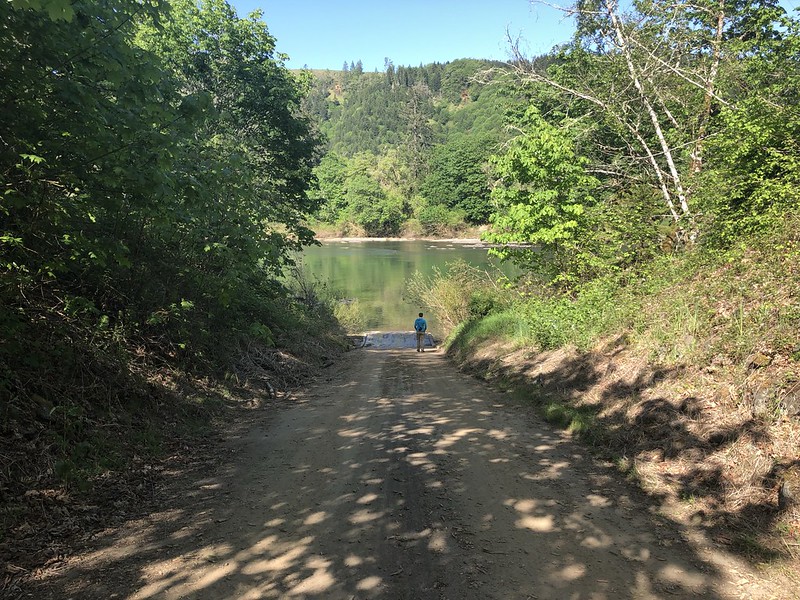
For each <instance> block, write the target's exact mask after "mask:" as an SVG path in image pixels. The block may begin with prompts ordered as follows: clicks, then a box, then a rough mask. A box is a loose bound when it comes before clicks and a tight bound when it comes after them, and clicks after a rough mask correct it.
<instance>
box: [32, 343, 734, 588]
mask: <svg viewBox="0 0 800 600" xmlns="http://www.w3.org/2000/svg"><path fill="white" fill-rule="evenodd" d="M362 354H363V357H362V359H361V361H359V362H357V363H354V364H355V365H356V368H354V369H352V370H350V371H349V372H346V373H345V375H344V376H342V377H340V378H339V379H338V380H336V381H334V382H331V383H330V384H329V385H327V386H324V387H320V388H317V389H316V390H315V391H313V392H312V394H310V395H308V396H307V397H306V398H305V399H304V400H303V401H302V402H299V403H296V404H294V405H293V406H291V407H287V408H286V410H283V411H281V413H280V414H278V415H277V416H273V417H271V418H269V419H265V421H263V422H262V423H261V424H256V425H255V426H247V427H242V428H241V429H240V430H239V431H238V433H237V434H236V435H234V436H232V438H231V439H230V440H229V441H228V442H227V443H226V444H224V445H221V446H219V447H217V448H216V449H215V456H214V457H213V458H215V459H216V460H209V461H208V464H207V466H205V467H202V466H201V467H199V468H197V469H195V470H194V471H193V472H191V473H185V474H180V473H176V474H175V478H174V481H171V482H168V483H167V485H166V492H167V493H165V495H164V504H163V506H162V510H161V511H159V512H158V513H157V514H154V515H152V516H151V517H149V518H147V519H145V520H143V521H141V522H135V523H130V524H129V525H128V526H127V527H125V528H122V529H121V530H120V531H118V532H109V533H108V534H107V535H105V536H103V537H101V538H99V539H98V540H97V541H96V544H95V545H94V548H93V550H92V551H91V552H88V553H87V554H86V555H84V556H83V557H81V558H80V559H79V560H76V561H73V562H72V563H71V564H70V566H69V568H68V569H67V570H66V571H65V572H64V573H63V574H60V575H59V576H56V577H52V578H50V579H48V580H45V581H44V582H42V585H41V586H40V587H38V589H37V590H36V593H37V594H38V597H40V598H43V599H46V598H64V597H80V598H86V599H93V598H98V599H99V598H103V599H105V598H110V597H121V598H131V599H134V598H135V599H154V598H159V599H161V598H163V599H171V598H186V599H201V598H208V599H212V598H213V599H216V600H228V599H229V600H234V599H237V600H238V599H246V598H265V599H266V598H326V599H328V598H332V599H339V598H343V599H344V598H346V599H354V598H355V599H358V598H387V599H401V598H408V599H411V598H413V599H423V600H424V599H441V598H459V599H462V598H465V599H469V598H475V599H478V598H480V599H490V598H498V599H500V598H503V599H505V598H528V597H539V598H571V599H572V598H574V599H577V600H581V599H584V598H585V599H589V598H622V599H624V598H662V597H665V598H666V597H670V598H671V597H697V596H702V597H704V598H710V599H722V598H726V597H728V595H727V594H725V593H722V592H721V591H720V590H721V589H722V588H723V587H724V585H725V580H726V573H724V572H723V571H721V570H720V566H719V565H718V564H716V563H714V562H712V561H710V560H709V559H708V557H706V556H704V555H702V554H701V553H700V551H699V550H698V549H697V548H695V547H693V546H692V545H691V544H689V543H687V542H686V541H685V539H684V538H685V537H686V535H685V534H686V532H685V531H684V530H683V529H682V528H680V527H677V526H675V525H674V524H673V523H670V522H667V521H666V520H664V519H663V518H660V517H658V516H657V515H655V514H651V513H650V512H648V510H647V505H646V504H642V502H641V500H640V499H639V498H637V496H636V493H635V490H633V489H631V488H630V486H627V485H626V484H624V482H621V481H620V480H619V478H618V477H617V475H616V474H615V472H614V470H613V469H611V468H609V467H604V466H602V465H599V464H597V463H596V462H595V461H594V459H592V458H591V456H589V455H588V454H587V453H585V452H584V450H583V449H582V448H580V447H578V446H576V445H574V444H573V443H572V442H571V440H569V438H568V437H566V436H563V435H561V434H559V433H557V432H554V431H553V430H551V429H550V428H548V427H546V426H543V424H542V423H541V421H538V420H537V419H536V418H535V417H532V416H531V415H529V414H527V413H526V412H524V411H520V410H519V409H518V407H514V406H509V405H508V403H507V402H506V400H505V399H503V398H502V397H501V396H500V395H499V394H497V393H496V392H494V391H492V390H491V389H489V388H488V387H487V386H485V385H484V384H482V383H480V382H477V381H475V380H473V379H471V378H468V377H466V376H464V375H461V374H459V373H456V372H454V371H452V370H451V369H449V368H448V366H447V363H446V361H445V358H444V357H443V356H442V355H418V354H417V353H414V352H397V351H392V352H384V353H383V355H380V352H379V351H362ZM379 355H380V356H379ZM265 416H266V415H265ZM209 458H211V457H209Z"/></svg>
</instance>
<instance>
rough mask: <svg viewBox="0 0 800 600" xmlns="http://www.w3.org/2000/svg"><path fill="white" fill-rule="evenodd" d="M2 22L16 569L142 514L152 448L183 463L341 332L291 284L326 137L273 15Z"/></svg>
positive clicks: (118, 11) (0, 354)
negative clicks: (242, 403) (243, 406)
mask: <svg viewBox="0 0 800 600" xmlns="http://www.w3.org/2000/svg"><path fill="white" fill-rule="evenodd" d="M0 16H2V23H3V25H2V27H0V39H1V40H2V43H0V77H1V78H2V80H3V86H2V90H0V95H1V96H2V100H1V101H0V104H2V106H3V110H2V111H0V132H2V133H0V173H1V175H0V178H1V179H0V181H2V201H0V254H1V255H2V261H0V269H2V277H0V415H2V420H1V422H2V425H1V427H2V435H0V440H2V441H0V461H1V462H0V465H2V466H1V468H0V501H2V502H1V505H2V508H1V509H0V538H2V541H0V548H1V549H2V558H3V561H4V564H6V565H8V569H7V570H6V571H5V575H6V577H11V578H12V579H13V576H14V575H18V574H23V573H27V572H29V570H30V569H32V568H34V567H37V566H40V565H42V564H44V563H45V562H47V561H50V562H53V561H56V562H57V561H58V560H61V558H63V554H64V552H65V551H66V547H67V546H68V542H67V540H68V539H71V540H72V541H74V538H75V535H78V536H79V537H80V536H82V535H85V536H88V535H90V534H91V531H92V528H93V527H96V526H98V524H100V525H101V526H102V525H103V524H104V523H106V522H107V517H109V516H110V515H116V517H117V518H124V517H125V516H126V515H127V514H128V513H127V511H132V512H134V513H135V512H136V511H137V510H141V509H142V506H145V505H146V503H147V499H148V498H149V494H150V492H151V491H152V489H153V483H154V481H155V480H156V479H158V477H159V474H158V473H160V470H159V469H157V468H156V466H157V464H158V462H157V461H158V460H159V459H161V458H163V457H164V456H170V455H171V456H173V457H175V459H176V460H181V457H183V458H184V459H188V457H190V456H191V447H192V446H193V445H195V444H203V443H204V442H203V439H202V438H203V436H204V435H206V434H207V433H208V432H209V431H210V430H209V424H210V422H211V420H212V419H213V418H214V417H215V416H216V415H219V414H220V411H221V409H222V408H224V407H225V406H229V405H233V404H237V403H238V402H237V399H242V398H248V397H252V389H250V387H251V386H252V385H255V384H258V383H261V384H263V385H264V390H265V391H266V392H269V394H268V395H270V394H271V395H274V393H281V392H282V391H284V390H285V389H287V388H291V387H292V385H297V384H298V382H299V377H300V376H301V375H302V374H303V373H310V372H312V371H313V369H314V368H315V365H319V364H323V363H326V362H327V361H328V360H329V357H330V356H333V355H335V353H336V352H338V351H340V349H341V340H342V337H341V336H340V334H339V332H338V325H337V324H336V322H335V320H334V318H333V317H332V314H331V311H330V309H329V308H327V307H326V306H324V305H320V304H318V303H315V302H307V301H306V300H307V298H306V297H304V296H302V295H299V294H298V291H297V290H295V289H292V285H291V284H287V283H286V278H285V272H286V268H287V266H288V265H290V263H291V260H290V257H291V253H292V252H294V251H295V250H296V249H297V248H300V247H302V246H303V245H304V244H308V243H309V242H310V241H311V240H312V238H313V233H312V231H311V230H309V229H308V228H307V227H306V226H305V225H304V221H305V219H306V218H307V216H308V215H309V214H310V213H311V212H312V211H313V210H315V208H316V206H317V205H316V202H315V200H313V199H311V198H310V197H309V196H308V194H307V193H306V190H307V188H308V186H309V182H310V181H311V179H312V168H313V167H314V165H315V164H316V163H317V162H318V159H319V152H320V138H319V135H318V134H317V133H316V132H315V129H314V127H313V126H312V123H311V121H310V120H309V119H308V118H306V117H303V116H302V115H301V111H300V104H301V102H302V98H303V95H304V93H305V89H306V86H307V81H306V80H305V79H303V78H302V77H298V76H296V75H294V74H292V73H291V72H289V71H288V70H287V69H286V68H285V67H284V66H283V63H282V59H281V58H280V56H279V55H278V54H277V53H276V51H275V40H274V39H273V38H272V37H271V36H270V35H269V32H268V30H267V28H266V26H265V25H264V23H263V22H262V21H260V20H259V19H258V18H256V17H252V18H238V17H237V16H236V14H235V12H234V11H233V9H232V8H231V7H230V6H229V5H228V4H227V3H225V2H223V1H221V0H214V1H209V2H204V3H202V4H201V5H198V4H197V3H195V2H193V1H191V0H186V1H180V0H178V1H174V2H171V3H169V5H167V4H166V3H155V2H138V1H134V0H130V1H129V0H112V1H108V2H77V3H75V2H69V1H67V0H63V1H61V0H51V1H48V2H27V1H13V2H10V3H9V2H4V3H3V4H2V6H0ZM265 397H266V396H265ZM187 440H192V441H191V442H189V441H187ZM8 581H11V580H10V579H9V580H7V581H6V584H7V583H8ZM4 585H5V584H4Z"/></svg>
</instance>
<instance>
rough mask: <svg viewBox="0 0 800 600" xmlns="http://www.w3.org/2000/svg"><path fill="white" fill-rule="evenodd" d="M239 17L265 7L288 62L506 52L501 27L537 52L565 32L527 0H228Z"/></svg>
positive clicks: (566, 24)
mask: <svg viewBox="0 0 800 600" xmlns="http://www.w3.org/2000/svg"><path fill="white" fill-rule="evenodd" d="M229 2H230V3H231V4H232V5H233V6H235V7H236V10H237V12H238V13H239V16H242V17H243V16H246V15H247V14H249V13H250V12H251V11H253V10H254V9H257V8H260V9H261V10H263V12H264V17H263V18H264V21H265V22H266V23H267V27H268V28H269V30H270V33H271V34H272V35H273V36H274V37H275V38H277V50H278V51H279V52H284V53H286V54H288V55H289V57H290V60H289V62H288V63H287V66H289V67H290V68H301V67H303V66H305V65H308V67H309V68H312V69H341V68H342V64H343V63H344V61H347V62H348V63H349V62H351V61H352V62H356V61H358V60H359V59H360V60H361V61H362V62H363V64H364V70H365V71H374V70H375V69H377V70H379V71H383V68H384V58H386V57H388V58H390V59H391V60H392V62H394V64H395V65H398V66H399V65H411V66H417V65H419V64H420V63H422V64H427V63H431V62H446V61H451V60H454V59H456V58H493V59H498V60H504V59H506V58H508V54H509V53H508V44H507V43H506V29H508V30H509V31H510V32H511V34H512V35H514V36H521V37H522V38H523V39H525V40H526V48H527V49H528V50H529V51H530V52H531V53H534V54H543V53H545V52H547V51H549V50H550V49H551V48H552V47H553V46H554V45H556V44H558V43H560V42H563V41H566V40H568V39H569V37H570V35H571V33H572V29H573V27H572V23H571V22H570V21H565V20H564V16H563V14H561V13H560V12H559V11H557V10H555V9H552V8H548V7H547V6H544V5H531V4H530V2H528V0H427V1H426V0H395V1H391V2H390V1H386V0H372V1H369V0H229Z"/></svg>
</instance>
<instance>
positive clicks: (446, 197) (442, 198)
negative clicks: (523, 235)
mask: <svg viewBox="0 0 800 600" xmlns="http://www.w3.org/2000/svg"><path fill="white" fill-rule="evenodd" d="M503 67H504V66H503V65H502V64H501V63H493V62H489V61H482V60H475V59H462V60H456V61H453V62H449V63H447V64H439V63H431V64H428V65H421V66H419V67H403V66H400V67H395V66H394V65H393V64H392V63H391V61H389V60H388V59H387V61H386V70H385V71H384V72H383V73H364V72H363V71H362V70H361V69H360V68H359V66H358V65H357V64H356V65H355V66H354V68H352V69H348V70H344V71H314V72H313V78H312V87H311V90H310V93H309V95H308V97H307V98H306V101H305V108H306V110H307V111H308V113H309V114H310V115H311V116H312V118H313V119H314V120H315V122H316V123H317V124H318V127H319V129H320V131H321V132H322V134H324V137H325V139H326V141H327V151H326V153H325V156H324V157H323V159H322V163H321V164H320V166H319V167H318V168H317V170H316V174H317V177H318V179H319V190H318V191H317V193H316V194H315V196H316V197H318V198H319V200H320V202H321V203H322V208H321V210H320V211H319V212H318V213H317V217H318V219H319V220H320V221H321V222H322V224H323V227H325V226H326V225H327V226H331V225H332V226H334V228H335V229H338V231H339V232H340V233H351V234H362V235H372V236H375V235H399V234H401V233H403V232H405V233H407V234H412V235H443V234H447V233H454V232H458V231H459V230H463V229H464V228H465V227H469V226H475V225H481V224H485V223H487V222H488V217H489V214H490V213H491V210H490V200H489V187H488V179H487V166H488V161H489V157H490V156H491V155H492V153H494V152H496V151H497V150H498V149H499V147H500V144H501V143H502V142H504V141H506V140H508V139H509V137H510V136H509V133H508V129H507V127H506V124H507V123H508V117H509V116H510V115H512V114H513V113H514V112H515V111H516V112H520V111H521V110H522V106H523V104H522V101H523V98H524V90H522V89H515V88H514V87H513V86H510V85H508V84H507V80H508V73H506V72H505V71H504V69H503Z"/></svg>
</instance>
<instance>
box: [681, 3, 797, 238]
mask: <svg viewBox="0 0 800 600" xmlns="http://www.w3.org/2000/svg"><path fill="white" fill-rule="evenodd" d="M749 14H750V18H751V19H756V17H760V18H758V21H759V22H761V23H764V24H768V25H770V26H769V27H761V28H760V29H759V30H756V31H753V28H752V27H749V28H747V29H745V32H746V33H747V35H745V34H744V33H743V34H742V35H740V37H739V38H738V39H737V40H736V41H735V43H733V42H732V43H731V46H730V51H732V52H735V54H736V55H737V56H738V61H737V62H736V63H735V65H732V66H731V67H730V68H729V69H726V70H725V71H724V72H723V75H724V86H725V91H726V92H727V96H728V97H730V98H734V99H735V102H730V103H728V104H726V105H723V106H722V107H720V108H719V113H718V115H717V117H716V120H715V122H714V126H715V135H714V136H713V137H711V138H710V139H709V140H708V142H707V147H706V150H707V152H706V155H707V162H706V167H707V168H706V169H705V170H704V172H703V174H702V176H701V177H700V178H699V180H698V183H699V184H700V185H699V191H698V194H697V195H698V199H699V201H700V203H701V206H702V208H703V209H704V210H703V212H704V213H705V214H706V215H707V217H706V219H707V226H708V229H709V231H708V234H709V235H708V238H709V241H710V242H711V243H713V244H714V245H718V246H719V245H721V246H729V245H731V244H735V243H736V241H737V240H738V239H739V238H740V236H742V235H747V234H750V233H753V232H756V231H763V230H767V229H771V228H774V227H775V226H776V225H777V224H778V222H780V221H782V220H783V218H784V216H785V214H786V212H788V211H791V210H793V209H794V208H796V207H797V206H798V205H800V191H799V190H800V152H798V148H800V107H799V106H798V103H797V102H796V99H797V97H798V94H800V63H798V60H797V57H798V55H800V23H798V21H797V20H795V19H790V18H788V17H786V16H783V15H782V10H780V9H778V8H774V9H773V11H772V12H771V14H770V11H767V10H760V11H758V12H755V11H754V12H751V13H749ZM739 27H740V26H737V29H738V28H739Z"/></svg>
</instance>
